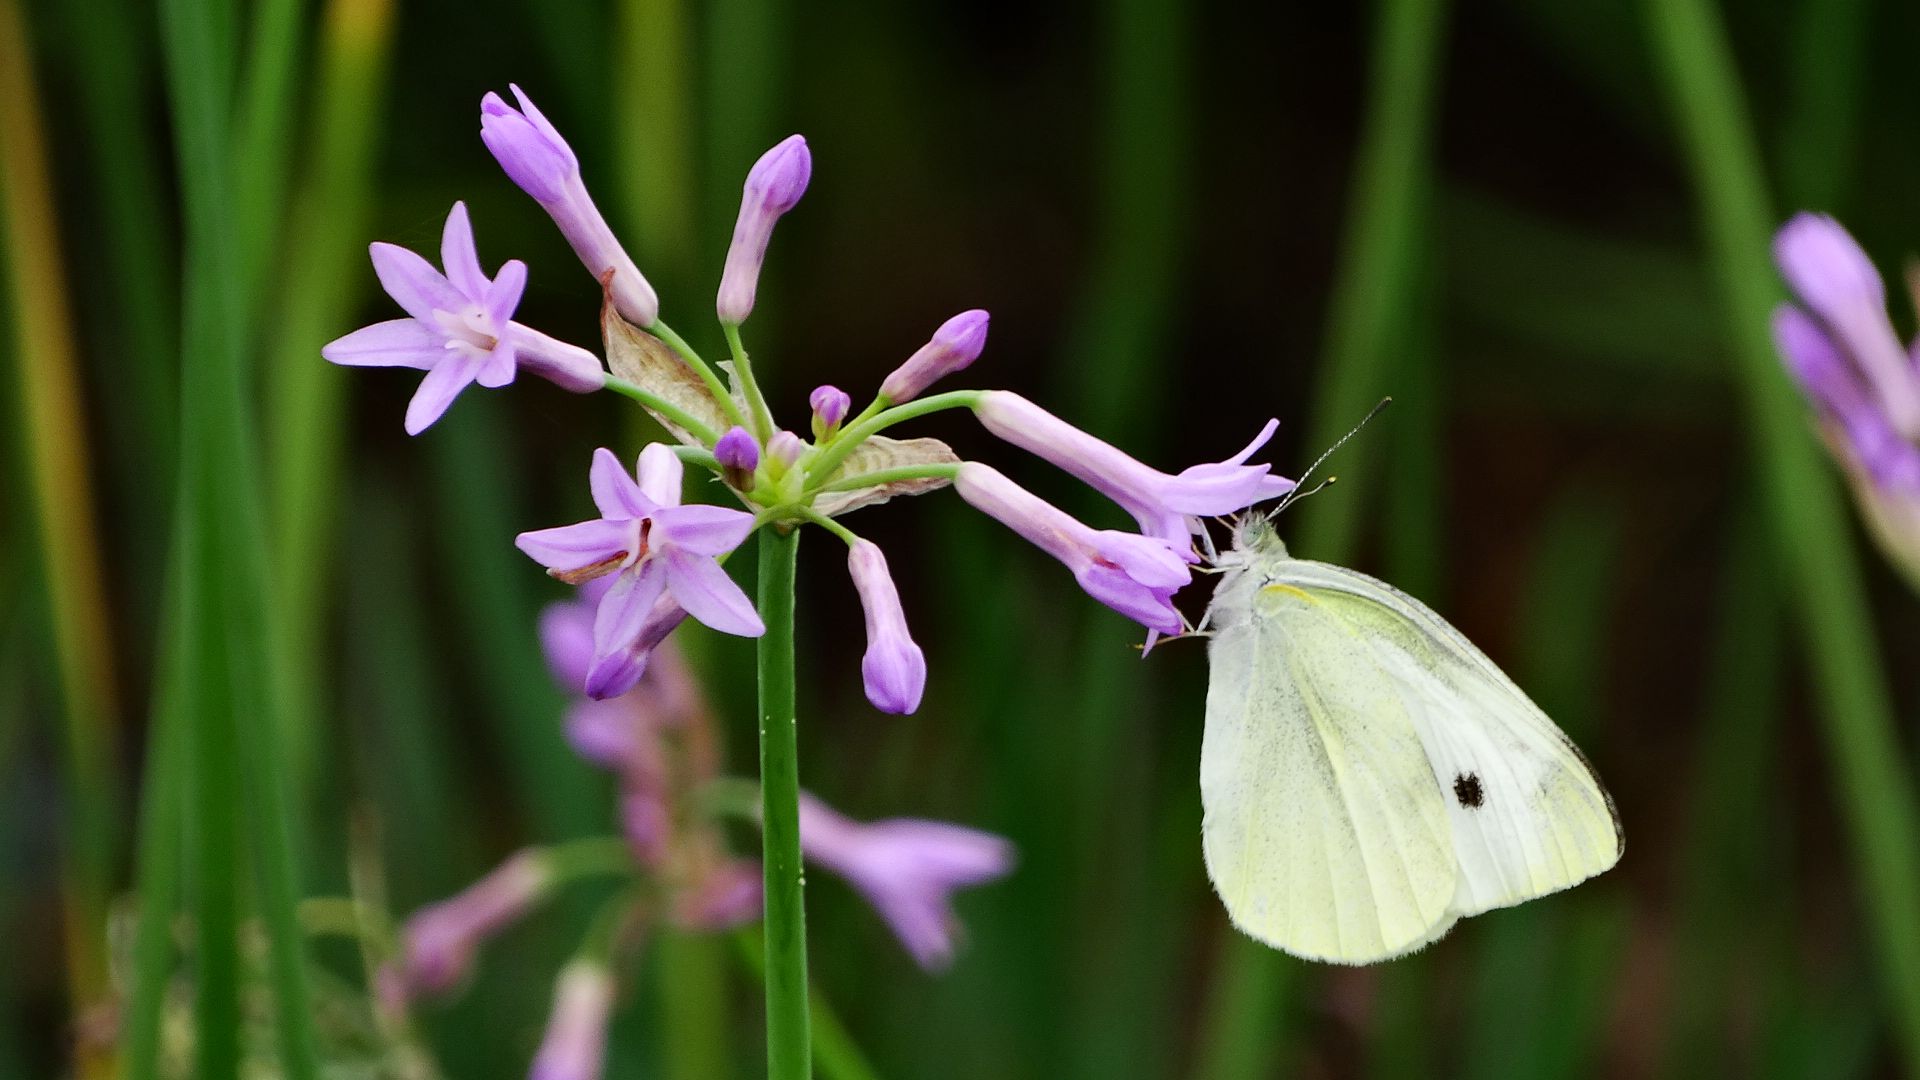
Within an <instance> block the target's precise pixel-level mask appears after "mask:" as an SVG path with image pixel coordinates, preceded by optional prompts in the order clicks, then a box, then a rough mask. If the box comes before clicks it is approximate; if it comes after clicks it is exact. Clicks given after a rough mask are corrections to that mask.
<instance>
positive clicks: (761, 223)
mask: <svg viewBox="0 0 1920 1080" xmlns="http://www.w3.org/2000/svg"><path fill="white" fill-rule="evenodd" d="M812 175H813V154H812V153H811V152H810V151H809V150H808V149H807V140H805V139H803V138H801V137H800V136H798V135H789V136H787V137H786V138H785V139H783V140H781V142H780V144H779V145H778V146H775V147H774V148H773V149H771V150H769V151H767V152H766V153H765V154H762V155H760V160H759V161H756V162H754V163H753V168H752V169H750V170H748V172H747V182H746V188H745V190H744V191H743V192H742V194H741V198H740V217H739V219H738V220H737V221H735V223H734V226H733V245H732V246H731V247H729V248H728V249H727V265H726V269H725V271H724V272H722V274H721V275H720V294H719V296H718V298H717V299H716V301H715V304H714V310H715V311H716V312H717V313H718V314H719V316H720V321H721V322H723V323H730V324H733V325H738V324H740V323H743V322H746V321H747V316H748V315H751V314H753V296H754V292H755V290H756V289H757V287H758V285H759V282H760V265H761V263H762V262H764V261H765V260H766V257H767V242H768V241H769V240H772V239H773V226H774V223H775V222H777V221H779V220H780V216H781V215H782V214H785V213H786V212H787V211H789V210H791V209H793V208H794V205H795V204H797V203H798V202H799V201H800V196H801V195H803V194H805V193H806V190H807V180H808V179H809V178H810V177H811V176H812Z"/></svg>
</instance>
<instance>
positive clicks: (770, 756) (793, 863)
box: [759, 528, 811, 1080]
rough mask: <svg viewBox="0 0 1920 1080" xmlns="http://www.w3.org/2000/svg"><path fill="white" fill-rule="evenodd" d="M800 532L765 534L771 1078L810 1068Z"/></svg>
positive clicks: (797, 1078) (786, 1079)
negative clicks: (799, 719)
mask: <svg viewBox="0 0 1920 1080" xmlns="http://www.w3.org/2000/svg"><path fill="white" fill-rule="evenodd" d="M799 550H800V531H799V530H798V529H789V530H786V531H784V532H783V531H781V530H780V529H778V528H773V529H765V530H763V531H762V532H761V534H760V618H761V620H762V621H764V622H765V623H766V624H767V632H766V634H765V635H763V636H762V637H761V638H760V672H759V675H760V823H761V831H760V835H761V843H762V844H763V845H764V852H763V856H762V861H763V863H764V866H765V870H766V891H767V920H766V956H767V1078H768V1080H804V1078H805V1077H807V1076H809V1075H811V1073H810V1070H809V1067H808V1062H809V1055H810V1054H811V1049H810V1046H809V1043H810V1042H811V1037H810V1031H809V1026H808V1019H807V909H806V896H805V889H804V885H805V883H804V881H803V878H802V866H801V861H800V753H799V745H798V744H799V740H798V738H797V735H798V731H797V728H796V726H795V722H794V707H793V697H794V689H793V678H794V674H793V576H794V561H795V555H796V553H798V552H799Z"/></svg>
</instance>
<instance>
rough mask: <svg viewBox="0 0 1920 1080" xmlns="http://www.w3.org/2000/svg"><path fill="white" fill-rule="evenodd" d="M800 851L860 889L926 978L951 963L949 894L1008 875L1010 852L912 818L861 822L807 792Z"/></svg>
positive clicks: (997, 843) (1002, 843) (991, 841)
mask: <svg viewBox="0 0 1920 1080" xmlns="http://www.w3.org/2000/svg"><path fill="white" fill-rule="evenodd" d="M800 847H801V849H802V850H803V851H804V852H805V853H806V857H807V859H808V861H809V862H814V863H818V864H820V865H821V866H824V867H826V868H827V869H829V870H832V871H833V872H834V873H836V874H839V875H840V876H841V877H843V878H846V879H847V881H848V882H849V883H850V884H852V885H853V887H854V888H856V889H858V890H859V891H860V892H861V894H862V895H864V896H865V897H866V898H867V902H868V903H870V904H872V905H873V906H874V909H875V910H876V911H878V912H879V913H880V917H881V918H883V919H885V920H886V921H887V925H888V926H891V927H892V928H893V932H894V934H895V935H896V936H897V937H899V939H900V942H901V944H903V945H905V946H906V947H907V952H909V953H911V954H912V955H913V958H914V960H915V961H917V962H918V963H919V964H920V966H921V967H923V968H926V969H928V970H930V971H937V970H940V969H943V968H945V967H946V966H947V965H948V964H949V963H950V962H951V961H952V959H953V946H954V937H955V935H956V932H957V931H958V929H959V923H958V920H957V919H956V918H955V917H954V914H953V906H952V901H951V899H950V897H951V894H952V893H953V892H954V891H955V890H957V889H963V888H966V887H967V886H970V885H980V884H984V883H986V882H989V881H993V880H995V879H997V878H1001V877H1005V876H1006V875H1007V873H1008V872H1009V871H1011V870H1012V869H1013V845H1012V844H1010V843H1008V842H1007V841H1006V840H1005V839H1004V838H1002V837H998V836H995V835H993V834H992V833H986V832H981V831H979V830H977V829H969V828H965V827H963V826H960V825H951V824H948V823H946V822H944V821H923V820H920V819H916V818H891V819H888V820H886V821H875V822H871V823H862V822H858V821H853V820H851V819H849V818H847V817H845V816H843V815H841V814H840V813H839V812H837V811H835V810H834V809H833V808H832V807H830V806H828V805H827V804H826V803H824V802H821V801H820V800H819V799H817V798H815V797H814V796H812V795H809V794H807V793H805V792H802V793H801V795H800Z"/></svg>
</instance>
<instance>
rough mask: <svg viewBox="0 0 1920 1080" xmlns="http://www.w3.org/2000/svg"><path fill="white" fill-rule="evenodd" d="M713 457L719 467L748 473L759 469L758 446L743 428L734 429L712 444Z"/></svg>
mask: <svg viewBox="0 0 1920 1080" xmlns="http://www.w3.org/2000/svg"><path fill="white" fill-rule="evenodd" d="M713 456H714V458H715V459H717V460H718V461H719V462H720V467H721V468H723V469H727V470H736V469H737V470H739V471H740V472H746V473H750V472H752V471H753V470H755V469H757V468H759V467H760V444H759V443H758V442H755V441H754V438H753V435H752V434H751V433H750V432H748V431H747V429H746V428H743V427H734V428H732V429H730V430H729V431H728V432H727V433H726V434H725V435H722V436H720V440H719V441H718V442H716V443H714V444H713Z"/></svg>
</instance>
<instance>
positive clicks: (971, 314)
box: [933, 308, 991, 371]
mask: <svg viewBox="0 0 1920 1080" xmlns="http://www.w3.org/2000/svg"><path fill="white" fill-rule="evenodd" d="M989 319H991V316H989V315H988V314H987V313H986V312H985V311H983V310H981V309H979V308H975V309H974V310H972V311H963V312H961V313H960V314H958V315H955V316H954V317H953V318H951V319H948V320H947V321H946V322H943V323H941V324H940V329H938V330H936V331H934V334H933V343H934V344H935V345H938V346H940V347H942V348H944V349H946V350H947V351H949V352H951V353H952V354H953V356H954V358H955V359H956V360H958V361H959V362H960V363H959V366H958V367H955V368H954V369H953V370H955V371H958V370H960V368H961V367H965V366H966V365H968V364H971V363H973V362H974V361H975V360H978V359H980V353H981V352H982V351H983V350H985V349H986V347H987V322H988V321H989Z"/></svg>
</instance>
